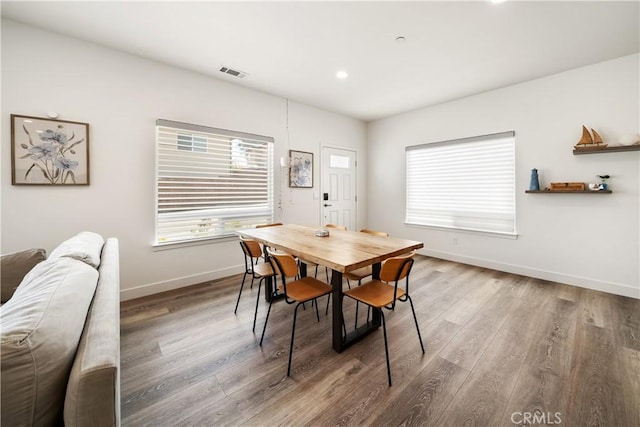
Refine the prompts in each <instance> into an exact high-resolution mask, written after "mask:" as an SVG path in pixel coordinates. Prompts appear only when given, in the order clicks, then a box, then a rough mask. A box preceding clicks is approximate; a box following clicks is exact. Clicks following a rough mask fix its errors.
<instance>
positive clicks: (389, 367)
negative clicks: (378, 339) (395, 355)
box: [378, 309, 391, 387]
mask: <svg viewBox="0 0 640 427" xmlns="http://www.w3.org/2000/svg"><path fill="white" fill-rule="evenodd" d="M378 310H380V315H381V316H382V332H383V333H384V354H385V356H387V378H389V387H391V365H390V364H389V344H387V324H386V322H385V320H384V313H383V312H382V309H378Z"/></svg>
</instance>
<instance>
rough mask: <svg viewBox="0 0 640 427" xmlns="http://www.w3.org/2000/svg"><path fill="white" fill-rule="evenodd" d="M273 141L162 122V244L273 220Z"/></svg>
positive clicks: (217, 234)
mask: <svg viewBox="0 0 640 427" xmlns="http://www.w3.org/2000/svg"><path fill="white" fill-rule="evenodd" d="M272 164H273V138H271V137H265V136H260V135H252V134H248V133H243V132H235V131H229V130H224V129H216V128H211V127H206V126H199V125H192V124H187V123H179V122H173V121H170V120H157V121H156V170H157V173H156V178H157V181H156V182H157V185H156V194H157V197H156V244H157V245H162V244H167V243H178V242H188V241H193V240H202V239H210V238H216V237H222V236H228V235H233V234H235V231H236V230H238V229H242V228H247V227H251V226H254V225H256V224H259V223H269V222H273V171H272V169H273V168H272V167H271V165H272Z"/></svg>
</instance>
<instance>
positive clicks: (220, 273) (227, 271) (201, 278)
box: [120, 265, 244, 301]
mask: <svg viewBox="0 0 640 427" xmlns="http://www.w3.org/2000/svg"><path fill="white" fill-rule="evenodd" d="M243 271H244V266H242V265H236V266H233V267H227V268H222V269H220V270H214V271H208V272H205V273H199V274H194V275H191V276H184V277H178V278H175V279H171V280H165V281H162V282H156V283H149V284H148V285H142V286H136V287H134V288H128V289H121V290H120V301H126V300H130V299H134V298H140V297H145V296H147V295H153V294H157V293H160V292H165V291H171V290H173V289H179V288H184V287H185V286H191V285H197V284H198V283H204V282H209V281H211V280H216V279H221V278H223V277H229V276H233V275H234V274H239V273H242V272H243Z"/></svg>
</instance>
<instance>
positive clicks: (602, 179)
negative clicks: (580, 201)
mask: <svg viewBox="0 0 640 427" xmlns="http://www.w3.org/2000/svg"><path fill="white" fill-rule="evenodd" d="M596 176H597V177H598V178H600V185H599V188H598V189H599V190H607V189H608V188H607V187H608V185H607V180H608V179H609V178H611V177H610V176H609V175H596Z"/></svg>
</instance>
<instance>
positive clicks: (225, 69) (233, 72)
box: [220, 67, 247, 79]
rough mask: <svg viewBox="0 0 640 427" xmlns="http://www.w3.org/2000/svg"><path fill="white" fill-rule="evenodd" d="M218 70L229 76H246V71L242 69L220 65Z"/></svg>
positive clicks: (240, 77) (241, 77) (242, 77)
mask: <svg viewBox="0 0 640 427" xmlns="http://www.w3.org/2000/svg"><path fill="white" fill-rule="evenodd" d="M220 72H221V73H225V74H229V75H230V76H233V77H237V78H239V79H244V78H245V77H246V76H247V73H245V72H244V71H238V70H234V69H232V68H229V67H221V68H220Z"/></svg>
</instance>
